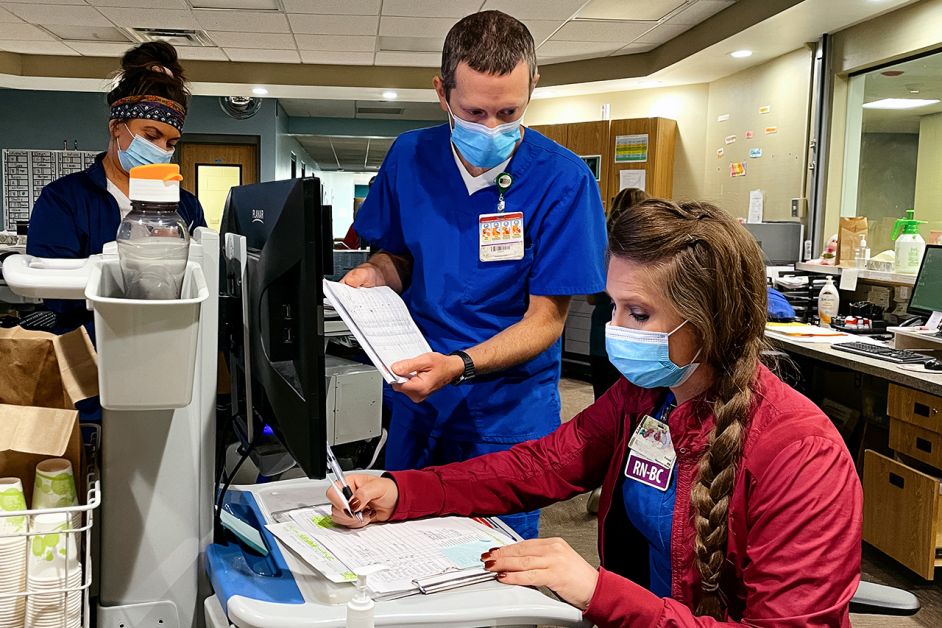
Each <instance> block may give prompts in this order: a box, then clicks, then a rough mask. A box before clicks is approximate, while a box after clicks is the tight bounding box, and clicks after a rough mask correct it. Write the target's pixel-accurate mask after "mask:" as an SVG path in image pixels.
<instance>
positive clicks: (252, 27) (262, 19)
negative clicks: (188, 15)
mask: <svg viewBox="0 0 942 628" xmlns="http://www.w3.org/2000/svg"><path fill="white" fill-rule="evenodd" d="M193 15H195V16H196V21H197V22H199V23H200V26H202V27H203V28H204V29H206V30H208V31H234V32H243V33H244V32H250V33H290V32H291V29H289V28H288V20H287V18H286V17H285V14H284V13H275V12H272V11H193Z"/></svg>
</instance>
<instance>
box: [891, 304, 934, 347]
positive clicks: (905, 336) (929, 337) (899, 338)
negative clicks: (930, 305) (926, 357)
mask: <svg viewBox="0 0 942 628" xmlns="http://www.w3.org/2000/svg"><path fill="white" fill-rule="evenodd" d="M940 323H942V312H933V313H932V316H930V317H929V320H928V321H927V324H926V325H925V326H924V327H923V328H922V329H913V330H908V329H906V328H903V327H898V328H896V329H895V334H896V335H895V341H896V342H895V347H896V348H897V349H910V350H917V351H918V350H920V349H921V350H923V351H926V350H929V351H942V328H940ZM904 330H905V331H904Z"/></svg>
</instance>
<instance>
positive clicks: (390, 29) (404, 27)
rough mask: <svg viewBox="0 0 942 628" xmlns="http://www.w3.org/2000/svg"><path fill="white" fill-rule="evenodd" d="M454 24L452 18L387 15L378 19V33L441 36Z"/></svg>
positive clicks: (398, 35) (400, 35)
mask: <svg viewBox="0 0 942 628" xmlns="http://www.w3.org/2000/svg"><path fill="white" fill-rule="evenodd" d="M454 25H455V20H453V19H452V18H442V17H430V18H416V17H388V16H385V15H384V16H383V17H382V18H380V21H379V34H380V35H391V36H395V37H442V38H444V37H445V35H447V34H448V31H450V30H451V27H452V26H454Z"/></svg>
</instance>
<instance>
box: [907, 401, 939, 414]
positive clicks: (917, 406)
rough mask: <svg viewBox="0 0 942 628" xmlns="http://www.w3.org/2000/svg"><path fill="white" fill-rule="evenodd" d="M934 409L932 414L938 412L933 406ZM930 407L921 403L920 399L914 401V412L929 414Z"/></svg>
mask: <svg viewBox="0 0 942 628" xmlns="http://www.w3.org/2000/svg"><path fill="white" fill-rule="evenodd" d="M931 410H932V411H933V412H932V414H935V413H936V412H938V410H936V409H935V408H931ZM929 412H930V408H929V406H927V405H926V404H924V403H919V402H918V401H917V402H915V403H913V414H918V415H919V416H925V417H927V416H929Z"/></svg>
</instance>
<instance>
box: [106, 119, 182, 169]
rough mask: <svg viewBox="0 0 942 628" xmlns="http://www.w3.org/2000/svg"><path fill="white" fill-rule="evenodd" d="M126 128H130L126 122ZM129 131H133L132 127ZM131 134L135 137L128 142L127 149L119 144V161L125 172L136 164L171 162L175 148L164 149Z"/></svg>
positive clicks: (147, 164) (146, 164)
mask: <svg viewBox="0 0 942 628" xmlns="http://www.w3.org/2000/svg"><path fill="white" fill-rule="evenodd" d="M124 128H126V129H128V125H127V124H125V125H124ZM128 133H131V129H128ZM131 135H132V136H134V139H132V140H131V143H130V144H128V147H127V150H121V144H118V161H119V162H121V167H122V168H124V171H125V172H131V168H134V167H135V166H149V165H151V164H167V163H170V158H171V157H173V150H164V149H162V148H161V147H160V146H157V145H156V144H154V143H153V142H151V141H149V140H148V139H146V138H143V137H141V136H140V135H135V134H134V133H131Z"/></svg>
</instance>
